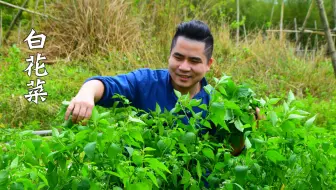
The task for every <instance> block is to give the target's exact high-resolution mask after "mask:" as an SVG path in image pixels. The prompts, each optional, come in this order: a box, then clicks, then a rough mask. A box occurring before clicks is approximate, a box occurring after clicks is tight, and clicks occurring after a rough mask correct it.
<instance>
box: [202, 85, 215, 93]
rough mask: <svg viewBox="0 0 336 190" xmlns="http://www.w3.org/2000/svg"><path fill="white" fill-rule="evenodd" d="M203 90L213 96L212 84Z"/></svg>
mask: <svg viewBox="0 0 336 190" xmlns="http://www.w3.org/2000/svg"><path fill="white" fill-rule="evenodd" d="M203 89H204V90H205V92H206V93H208V94H211V92H212V90H213V87H212V86H211V85H210V84H208V85H206V86H204V87H203Z"/></svg>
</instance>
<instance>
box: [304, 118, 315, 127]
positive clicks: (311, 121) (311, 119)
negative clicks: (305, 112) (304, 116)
mask: <svg viewBox="0 0 336 190" xmlns="http://www.w3.org/2000/svg"><path fill="white" fill-rule="evenodd" d="M316 116H317V115H314V117H312V118H310V119H308V120H307V121H306V123H305V124H304V126H305V127H310V126H312V125H313V123H314V121H315V119H316Z"/></svg>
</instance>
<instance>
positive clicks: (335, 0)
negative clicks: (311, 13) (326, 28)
mask: <svg viewBox="0 0 336 190" xmlns="http://www.w3.org/2000/svg"><path fill="white" fill-rule="evenodd" d="M333 13H334V14H333V16H334V30H335V31H336V0H333Z"/></svg>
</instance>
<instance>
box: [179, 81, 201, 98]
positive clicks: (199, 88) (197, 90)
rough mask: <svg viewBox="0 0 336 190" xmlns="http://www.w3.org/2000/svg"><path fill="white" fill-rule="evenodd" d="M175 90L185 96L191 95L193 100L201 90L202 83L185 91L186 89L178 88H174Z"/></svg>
mask: <svg viewBox="0 0 336 190" xmlns="http://www.w3.org/2000/svg"><path fill="white" fill-rule="evenodd" d="M173 86H174V85H173ZM174 89H175V90H178V91H180V92H181V94H182V95H185V94H188V93H189V95H190V98H193V97H194V96H195V95H196V94H197V93H198V92H199V91H200V90H201V82H198V83H196V84H195V85H194V86H193V87H191V88H190V89H186V90H184V89H180V88H176V87H174Z"/></svg>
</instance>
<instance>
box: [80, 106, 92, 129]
mask: <svg viewBox="0 0 336 190" xmlns="http://www.w3.org/2000/svg"><path fill="white" fill-rule="evenodd" d="M92 108H93V106H89V107H88V108H87V110H86V114H85V117H84V120H83V122H82V125H86V124H87V121H88V120H89V119H90V117H91V114H92Z"/></svg>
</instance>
